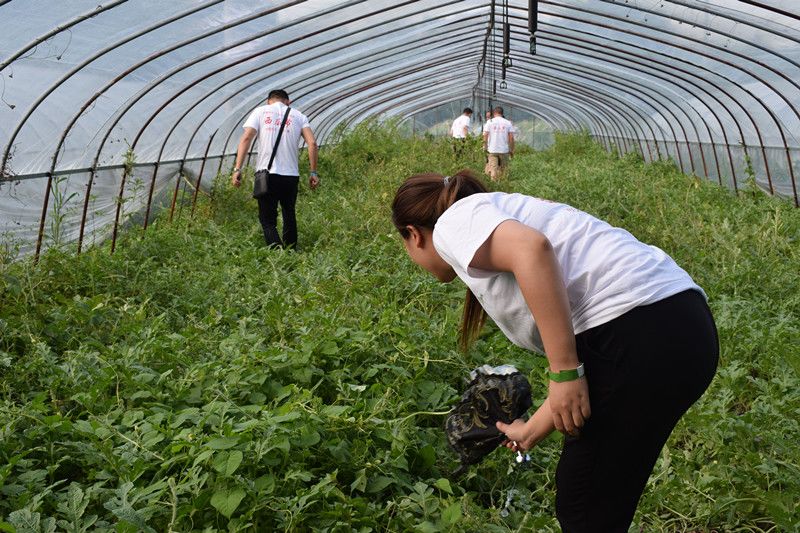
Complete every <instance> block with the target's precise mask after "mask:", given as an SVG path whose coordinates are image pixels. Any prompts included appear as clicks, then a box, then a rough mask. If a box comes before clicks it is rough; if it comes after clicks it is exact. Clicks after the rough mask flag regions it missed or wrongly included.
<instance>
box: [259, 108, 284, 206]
mask: <svg viewBox="0 0 800 533" xmlns="http://www.w3.org/2000/svg"><path fill="white" fill-rule="evenodd" d="M291 110H292V108H291V107H289V106H287V107H286V114H285V115H283V122H281V127H280V128H278V136H277V137H276V138H275V146H273V147H272V154H270V156H269V163H267V170H259V171H258V172H256V175H255V179H254V180H253V198H255V199H256V200H258V199H259V198H263V197H264V196H266V195H267V192H268V191H269V171H270V169H272V162H273V161H275V154H277V153H278V145H279V144H280V142H281V136H282V135H283V128H284V127H285V126H286V120H287V119H288V118H289V111H291Z"/></svg>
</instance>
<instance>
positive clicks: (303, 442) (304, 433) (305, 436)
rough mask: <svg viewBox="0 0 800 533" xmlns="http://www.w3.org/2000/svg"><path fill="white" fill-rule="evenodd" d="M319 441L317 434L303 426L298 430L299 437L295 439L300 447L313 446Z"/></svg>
mask: <svg viewBox="0 0 800 533" xmlns="http://www.w3.org/2000/svg"><path fill="white" fill-rule="evenodd" d="M319 440H320V436H319V433H317V432H316V431H315V430H314V429H311V428H309V427H308V426H303V427H302V428H301V429H300V437H299V438H298V439H297V444H298V445H300V446H313V445H315V444H317V443H318V442H319Z"/></svg>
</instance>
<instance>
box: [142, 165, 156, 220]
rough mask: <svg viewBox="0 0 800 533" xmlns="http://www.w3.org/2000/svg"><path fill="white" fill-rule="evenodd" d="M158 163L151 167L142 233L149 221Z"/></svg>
mask: <svg viewBox="0 0 800 533" xmlns="http://www.w3.org/2000/svg"><path fill="white" fill-rule="evenodd" d="M158 163H159V161H156V162H155V166H154V167H153V177H152V178H150V190H149V192H148V193H147V208H145V211H144V222H142V231H144V230H146V229H147V223H148V221H149V220H150V206H151V205H152V203H153V191H154V190H155V188H156V176H158Z"/></svg>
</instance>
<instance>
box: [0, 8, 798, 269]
mask: <svg viewBox="0 0 800 533" xmlns="http://www.w3.org/2000/svg"><path fill="white" fill-rule="evenodd" d="M122 1H124V0H120V1H119V2H118V3H117V4H112V5H107V6H106V9H112V8H113V7H114V6H115V5H119V3H122ZM5 3H7V2H3V3H0V5H3V4H5ZM216 3H217V2H210V3H207V4H204V5H203V6H200V7H198V8H197V10H193V11H192V12H191V13H195V12H198V11H200V10H202V9H205V8H207V7H209V6H211V5H214V4H216ZM297 3H301V2H295V3H292V4H291V5H296V4H297ZM493 3H494V2H493ZM543 3H546V4H552V5H556V3H555V2H548V1H543ZM607 3H609V4H612V5H617V6H618V5H619V4H616V3H615V2H610V1H607ZM675 3H677V4H679V5H685V3H683V4H681V3H679V2H675ZM746 3H748V4H751V5H757V6H758V7H760V8H764V9H767V10H770V11H773V12H774V11H778V10H775V9H771V8H769V7H766V6H763V5H762V4H758V3H754V2H746ZM100 7H103V6H98V9H99V8H100ZM395 7H397V6H395ZM692 8H693V9H697V10H700V11H703V10H702V9H701V8H699V7H697V6H692ZM279 9H282V8H279ZM388 9H392V8H388ZM388 9H386V10H388ZM470 9H477V8H470ZM514 9H519V8H517V7H516V6H514ZM571 9H572V10H576V11H578V12H583V13H591V14H592V15H594V16H598V18H601V17H602V18H608V19H616V20H620V21H622V22H626V23H627V24H633V25H638V26H641V24H638V23H636V22H635V21H624V20H622V19H621V18H620V17H615V16H610V15H607V14H605V13H597V12H594V11H591V10H588V9H578V8H574V7H573V8H571ZM632 9H637V10H638V11H641V12H646V13H654V14H656V13H655V12H654V11H652V10H648V9H645V8H640V7H638V6H637V7H633V8H632ZM386 10H383V11H386ZM380 12H382V11H381V10H377V11H376V13H380ZM781 13H782V14H785V15H787V16H790V17H791V18H793V19H797V18H800V17H797V16H794V15H791V14H787V13H784V12H781ZM177 16H178V17H179V18H180V17H183V16H188V15H186V14H185V13H184V14H178V15H177ZM258 16H262V15H258ZM258 16H257V17H258ZM556 16H557V17H564V15H561V14H559V15H556ZM721 16H723V18H726V19H729V20H737V19H736V18H735V17H728V16H724V15H721ZM257 17H255V18H257ZM87 18H88V17H87ZM517 18H518V17H517ZM567 18H569V17H567ZM176 20H177V19H176ZM250 20H252V19H250ZM353 20H356V19H353ZM573 20H579V19H577V18H575V19H573ZM737 21H738V22H740V23H742V24H746V25H748V26H752V27H755V28H759V26H756V25H754V24H751V23H749V22H744V21H739V20H737ZM78 22H80V20H77V21H75V22H74V24H77V23H78ZM580 22H581V23H584V24H587V25H595V26H601V25H600V24H598V23H597V22H591V21H584V20H580ZM168 23H169V22H167V23H164V24H168ZM239 23H241V22H239ZM74 24H72V25H74ZM157 27H161V26H160V25H159V26H157ZM606 27H608V26H606ZM645 27H646V26H645ZM610 29H612V30H613V31H615V32H621V33H630V34H636V33H634V32H631V31H629V30H627V29H622V28H620V27H610ZM649 29H650V30H653V29H652V28H649ZM712 29H713V31H714V32H715V33H717V34H719V35H726V34H725V33H724V32H722V31H720V30H718V29H716V28H712ZM761 29H763V28H761ZM59 31H63V30H58V31H56V32H55V33H52V35H57V34H58V33H59ZM150 31H153V30H150ZM575 31H578V30H575ZM653 31H654V32H655V33H657V35H659V36H660V35H664V34H666V35H677V36H678V37H680V38H681V39H683V40H686V41H689V42H691V43H699V44H700V45H701V48H703V47H708V48H710V49H712V50H713V49H716V50H719V51H723V50H722V48H721V47H719V46H713V45H710V44H709V43H705V42H702V41H699V40H696V39H692V38H690V37H688V36H686V35H681V34H676V33H674V32H669V31H666V30H664V29H662V28H659V29H655V30H653ZM765 31H767V30H765ZM770 31H771V30H770ZM145 33H149V32H145ZM489 33H490V32H489ZM489 33H487V36H488V35H489ZM773 33H774V32H773ZM212 34H213V33H212ZM141 35H143V34H141ZM208 35H211V34H206V35H204V37H205V36H208ZM637 35H642V36H643V37H644V38H645V39H646V40H649V41H652V42H661V43H664V41H663V40H661V39H658V38H656V37H654V36H650V35H646V36H644V35H643V34H637ZM204 37H199V38H195V39H192V40H191V41H189V42H195V41H197V40H199V39H202V38H204ZM730 37H731V38H733V39H736V37H735V36H730ZM46 38H49V37H46ZM46 38H45V39H46ZM135 38H137V37H132V36H128V37H126V38H125V40H123V41H120V42H118V43H117V44H116V45H115V46H114V48H116V47H118V46H121V44H122V43H124V42H130V40H133V39H135ZM487 42H488V37H487V39H486V40H485V41H484V52H485V49H486V44H487ZM740 42H744V41H740ZM746 44H747V45H749V46H758V45H755V44H752V43H746ZM234 46H238V45H234ZM630 46H633V45H632V44H631V45H630ZM669 46H673V47H677V48H679V49H683V50H687V51H689V52H691V53H692V54H697V55H698V56H703V57H706V58H709V59H712V60H714V61H716V62H718V63H722V64H726V65H728V66H729V67H731V68H732V69H734V70H735V71H740V72H743V73H745V74H747V75H748V76H749V77H750V78H752V79H755V80H757V81H758V82H759V83H761V84H762V85H763V86H764V87H767V88H769V90H770V91H772V93H774V94H775V95H777V96H778V97H779V98H780V99H782V100H783V101H784V102H786V103H787V105H788V106H789V108H790V109H792V111H793V112H794V114H795V115H796V116H797V118H798V120H800V113H798V111H797V109H796V107H795V106H794V104H793V103H792V102H790V101H789V100H787V99H786V98H785V96H784V95H783V93H781V92H780V91H777V90H776V89H775V88H774V86H773V85H772V84H770V83H767V82H766V81H765V80H763V79H762V77H761V76H759V75H758V74H756V73H751V72H749V71H748V70H747V67H748V65H749V64H750V63H752V64H756V65H758V66H759V67H761V68H764V69H768V70H771V71H773V72H775V73H776V74H778V75H779V76H781V77H782V78H783V79H785V80H787V81H788V82H789V83H790V84H791V85H793V86H795V87H800V86H798V85H797V83H795V82H794V81H793V80H791V79H790V78H788V77H787V76H785V75H784V74H783V73H781V72H780V71H778V70H776V69H775V68H773V67H772V66H771V65H769V64H766V63H763V62H761V61H757V60H753V59H751V58H748V57H746V56H744V55H743V54H740V53H738V52H735V51H732V50H728V49H726V50H724V52H725V53H726V54H731V55H732V56H737V57H740V58H742V59H744V61H745V64H744V65H742V64H740V63H739V62H738V61H727V60H726V59H727V58H726V59H721V58H716V57H712V56H709V55H707V54H706V53H705V51H703V52H699V51H697V50H695V49H690V48H686V47H682V46H676V45H675V44H673V43H669ZM111 49H113V48H111ZM762 49H763V47H762ZM561 50H564V49H563V48H561ZM107 51H109V50H106V52H107ZM106 52H103V53H106ZM162 52H163V51H162ZM769 52H770V53H771V54H773V56H776V57H780V54H775V52H773V51H769ZM164 53H169V52H164ZM651 53H653V54H655V53H656V52H651ZM97 57H99V56H97ZM521 57H522V56H521ZM95 59H96V57H95ZM523 59H526V58H524V57H523ZM593 59H594V60H597V58H593ZM93 60H94V59H92V60H91V61H93ZM12 61H13V59H12ZM91 61H90V62H91ZM442 63H447V61H446V60H444V61H442V62H440V64H442ZM687 63H689V64H692V66H693V68H698V69H700V70H701V71H708V72H713V71H711V70H710V69H706V68H704V67H700V66H698V65H695V64H693V62H691V61H687ZM793 64H796V63H793ZM486 66H487V62H486V58H485V57H484V58H483V59H482V64H479V69H480V68H481V67H482V68H483V69H484V71H485V68H486ZM628 68H632V69H633V70H639V69H636V68H634V67H628ZM672 68H673V71H676V70H678V69H677V68H676V67H672ZM421 70H424V69H421ZM654 70H657V69H654ZM639 71H640V72H643V71H642V70H639ZM682 72H685V71H682ZM715 74H716V73H715ZM212 75H213V74H212ZM648 75H649V76H654V77H657V76H655V75H654V74H652V73H649V72H648ZM687 75H692V76H696V75H695V74H689V73H688V72H687ZM717 75H718V76H719V77H720V78H722V79H724V80H726V81H732V80H730V78H728V77H727V76H725V75H723V74H717ZM69 76H72V74H70V75H69ZM675 77H676V78H678V79H681V78H680V76H675ZM698 77H699V76H698ZM64 79H66V78H63V79H62V81H63V80H64ZM662 79H663V78H662ZM161 81H163V80H161ZM161 81H159V82H158V83H156V85H153V86H151V88H152V87H154V86H157V85H158V84H160V83H161ZM704 81H705V80H704ZM480 82H481V78H480V77H479V80H478V83H477V84H476V87H478V86H479V85H480ZM706 83H709V84H710V85H714V86H715V87H716V85H715V84H713V83H711V82H707V81H706ZM376 85H379V84H376ZM601 85H602V84H601ZM675 85H677V84H675ZM695 87H697V88H700V86H699V85H695ZM736 87H737V90H739V91H742V92H744V93H746V94H747V95H749V96H750V97H751V98H752V99H753V100H754V101H755V102H756V103H757V104H758V105H760V106H761V107H762V108H763V109H764V110H765V111H766V112H767V114H768V115H770V117H771V118H772V120H773V121H774V123H775V125H776V126H777V132H778V133H779V134H780V136H781V138H782V141H783V145H784V146H783V148H784V150H785V153H786V156H787V161H788V163H789V165H788V170H789V173H790V175H791V179H792V186H793V189H794V196H795V204H796V205H797V203H798V198H797V191H796V183H795V176H794V170H793V164H792V159H791V155H790V152H789V150H790V149H789V145H788V142H787V139H786V135H785V133H786V129H785V128H784V127H783V124H782V122H781V120H779V119H778V117H777V116H776V114H775V112H774V111H773V110H772V109H771V108H770V107H769V106H768V105H767V104H766V102H765V101H764V100H762V98H761V97H760V96H759V95H756V94H754V93H753V92H752V91H750V90H749V89H748V88H747V87H745V86H741V85H737V86H736ZM54 90H55V88H52V87H51V92H52V91H54ZM362 90H363V88H362ZM392 90H393V87H388V88H387V89H386V91H387V92H388V91H392ZM474 90H477V89H474ZM651 90H652V91H653V92H656V93H657V92H659V91H657V90H655V89H651ZM701 90H702V89H701ZM51 92H50V93H48V94H47V95H45V96H44V98H43V99H41V100H40V101H39V102H38V103H36V104H35V105H34V107H33V108H31V109H29V114H28V115H27V116H26V117H25V118H24V119H23V120H22V122H20V123H19V125H18V128H17V130H16V132H15V134H14V138H16V135H17V134H18V132H19V131H20V129H21V128H22V126H23V124H24V123H26V122H27V120H28V118H29V117H30V115H31V114H32V113H33V111H34V110H35V108H37V107H38V106H39V104H40V103H41V102H42V101H43V100H44V99H46V98H47V96H49V94H51ZM704 92H707V91H705V90H704ZM722 92H723V93H724V94H725V95H726V96H727V97H728V98H731V99H732V101H734V102H736V103H737V104H738V105H740V106H741V104H740V103H739V102H738V101H737V100H736V99H734V98H732V97H731V96H730V94H729V93H727V92H725V91H724V90H722ZM379 94H381V93H379ZM177 96H178V95H176V97H177ZM207 96H208V95H206V97H207ZM204 98H205V97H204ZM640 100H642V101H643V102H647V100H645V99H644V98H640ZM715 100H716V101H717V103H720V104H721V102H720V101H719V100H718V99H716V98H715ZM368 102H371V100H368ZM670 102H671V103H672V104H675V102H674V101H672V100H670ZM700 102H702V103H703V104H704V105H705V106H706V107H707V108H708V110H709V111H711V113H712V114H713V115H714V116H715V118H717V121H718V122H720V124H721V121H720V120H719V117H718V116H717V115H716V112H715V111H714V108H712V107H711V106H709V105H708V103H707V102H708V100H706V99H701V100H700ZM647 105H648V106H650V107H654V108H655V106H653V105H652V104H650V103H647ZM659 105H663V104H661V103H660V102H659ZM721 105H722V104H721ZM362 107H363V106H362ZM664 107H665V108H666V109H667V111H668V113H667V114H668V115H671V116H672V117H673V118H674V119H675V121H677V122H678V125H679V126H680V128H681V130H682V132H683V135H684V139H685V140H686V141H687V142H688V136H687V135H686V130H685V129H684V126H683V123H682V121H681V120H680V119H678V118H677V115H676V114H675V112H673V111H672V110H670V108H669V107H668V106H664ZM675 107H676V108H678V109H680V110H681V111H680V112H681V113H682V114H683V115H685V116H686V117H687V118H688V119H689V122H690V124H691V125H692V127H694V128H695V134H696V137H697V139H698V142H700V135H699V133H698V131H697V128H696V126H695V121H693V120H692V119H691V117H689V114H688V112H687V110H686V107H685V106H681V105H676V106H675ZM723 107H724V108H725V110H726V111H727V112H728V113H729V114H730V116H731V118H732V122H733V124H735V125H736V126H737V128H739V132H740V135H741V137H742V141H744V135H743V132H742V130H741V126H740V122H739V120H738V119H737V118H736V117H737V114H734V113H733V112H731V111H730V110H729V109H728V108H727V107H725V106H724V105H723ZM741 107H742V108H743V111H744V113H745V115H747V117H748V118H749V119H750V120H751V122H752V123H753V128H754V131H755V133H756V134H757V135H758V139H759V144H760V147H761V152H762V155H763V161H764V166H765V168H766V170H767V177H768V180H769V182H770V189H772V182H771V176H770V170H769V160H768V158H767V155H766V150H765V148H766V146H765V144H764V139H763V137H762V135H761V131H760V128H759V126H758V124H757V123H756V121H755V120H753V118H752V116H751V115H750V113H749V112H748V110H747V108H746V107H744V106H741ZM86 108H87V106H84V108H83V109H82V110H81V112H80V113H79V114H78V115H77V117H76V120H77V118H80V116H81V115H82V114H83V112H84V111H85V109H86ZM163 108H164V107H162V108H160V109H159V111H158V112H156V114H155V115H157V114H158V113H159V112H160V111H161V110H162V109H163ZM689 108H690V109H693V110H695V112H696V109H694V108H692V107H691V106H689ZM129 109H130V108H129ZM190 111H191V109H190ZM676 112H677V111H676ZM187 114H188V112H187V113H185V114H184V115H183V116H182V117H181V119H180V120H182V119H183V118H184V117H185V116H187ZM659 114H661V113H659ZM123 115H124V113H123ZM123 115H120V117H118V120H117V122H115V124H116V123H118V121H119V120H120V119H121V117H122V116H123ZM155 115H154V116H155ZM698 115H700V114H699V113H698ZM209 116H210V115H209ZM700 116H701V119H702V115H700ZM180 120H179V121H180ZM671 122H672V121H671V120H667V121H666V124H667V125H668V126H669V128H670V129H671V130H672V133H673V138H675V143H676V152H677V155H678V159H679V160H680V159H681V151H680V148H679V142H678V141H677V136H676V134H675V131H674V129H672V124H671ZM74 123H75V122H73V123H72V124H70V126H69V127H68V128H67V129H66V130H65V131H64V136H63V137H62V140H61V141H60V142H59V146H58V148H57V149H56V150H55V152H54V154H53V163H52V165H51V171H50V173H49V178H48V187H47V193H46V196H45V207H44V209H43V216H42V219H41V223H42V225H43V224H44V220H45V217H46V207H47V203H46V202H47V200H48V199H49V193H50V181H51V180H52V175H53V172H54V171H55V166H56V164H57V159H58V157H59V153H60V151H61V148H62V146H63V141H64V139H65V138H66V135H67V134H68V132H69V131H70V130H71V128H72V126H73V125H74ZM149 123H150V122H148V123H146V124H145V125H144V126H143V127H142V129H140V134H141V133H142V132H143V131H144V130H145V129H146V128H147V126H148V125H149ZM703 123H704V124H705V126H706V129H707V130H708V131H709V137H710V138H712V139H713V136H711V134H710V128H709V127H708V124H707V123H706V122H705V120H704V119H703ZM177 124H178V123H177V122H176V123H175V125H174V126H173V130H174V127H176V126H177ZM234 128H235V125H234ZM634 129H635V128H634ZM112 130H113V126H112V128H111V129H109V132H108V133H109V134H110V132H111V131H112ZM173 130H170V131H171V132H172V131H173ZM197 131H199V128H198V129H197V130H195V133H196V132H197ZM232 131H233V130H232ZM720 131H721V132H722V134H723V136H726V134H725V131H726V129H725V128H724V127H722V126H720ZM215 133H216V132H215ZM107 136H108V134H107ZM107 136H106V138H107ZM193 137H194V135H193ZM643 138H644V139H645V140H646V136H643ZM137 140H138V138H137ZM641 141H642V139H639V142H641ZM654 141H656V147H657V148H658V143H657V140H656V138H655V136H654ZM104 142H105V140H104ZM12 146H13V139H12V140H11V141H10V142H9V146H8V147H7V150H6V152H5V154H4V160H3V161H4V166H5V163H6V160H7V156H8V152H9V150H10V148H11V147H12ZM190 146H191V141H190V143H189V144H187V147H186V151H185V153H184V159H183V160H182V161H185V160H186V156H187V155H188V151H189V149H190ZM226 146H227V143H226ZM726 146H728V151H729V158H730V159H731V167H732V172H733V180H734V188H736V175H735V170H733V164H732V156H731V155H730V143H728V142H727V139H726ZM209 147H210V145H209ZM648 148H649V146H648ZM101 151H102V146H101V148H100V150H98V157H99V154H100V153H101ZM744 151H745V154H747V147H746V146H745V147H744ZM207 153H208V148H207V150H206V155H207ZM688 153H689V158H690V161H691V164H692V168H693V170H694V162H693V160H692V151H691V150H689V152H688ZM700 153H701V156H702V157H703V159H704V156H703V151H702V150H701V151H700ZM714 154H715V157H716V151H714ZM224 155H225V154H224V153H223V154H222V157H224ZM160 162H161V161H160V156H159V160H157V161H156V162H155V164H156V165H158V164H159V163H160ZM96 163H97V161H95V164H94V165H93V170H92V174H91V176H90V180H91V179H92V178H93V177H94V169H95V168H96V166H97V165H96ZM704 166H705V161H704ZM718 170H719V165H718ZM706 173H707V172H706ZM718 174H719V175H720V176H721V172H718ZM123 190H124V176H123V183H122V185H121V188H120V194H122V191H123ZM773 192H774V191H773ZM88 196H89V195H88V190H87V198H88ZM115 229H116V227H115ZM40 241H41V227H40V237H39V242H38V243H37V256H38V253H39V244H40V243H41V242H40Z"/></svg>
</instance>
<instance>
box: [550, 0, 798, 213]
mask: <svg viewBox="0 0 800 533" xmlns="http://www.w3.org/2000/svg"><path fill="white" fill-rule="evenodd" d="M541 2H542V3H548V4H553V5H555V4H554V3H553V2H552V1H550V0H541ZM571 9H574V10H575V11H577V12H582V13H587V14H592V15H594V16H598V17H602V18H606V19H611V20H616V21H619V22H623V23H625V24H630V25H633V26H639V27H645V26H643V25H642V24H640V23H638V22H636V21H630V20H623V19H621V18H619V17H616V16H611V15H608V14H605V13H597V12H595V11H591V10H588V9H582V8H578V7H571ZM632 9H633V8H632ZM637 9H638V8H637ZM548 14H550V15H552V16H554V17H560V18H565V19H568V20H575V21H578V22H581V23H584V24H589V25H594V26H598V27H604V28H607V29H610V30H612V31H615V32H620V33H628V34H630V35H637V36H639V37H642V38H644V39H645V40H648V41H652V42H658V43H661V44H663V45H665V46H667V47H670V46H671V47H674V48H677V49H679V50H684V51H687V52H690V53H693V54H697V55H700V56H703V57H706V58H708V59H711V60H713V61H717V62H719V63H722V64H724V65H727V66H729V67H732V68H734V69H735V70H738V71H741V72H743V73H745V74H746V75H749V76H750V77H752V78H754V79H756V80H758V81H759V82H761V83H762V84H763V85H764V86H766V87H769V88H770V90H772V92H773V93H775V94H778V95H780V92H779V91H776V90H775V88H774V87H773V86H772V85H771V84H770V83H767V82H765V81H764V80H763V79H761V78H760V77H759V76H757V75H755V74H752V73H750V72H748V71H746V70H745V69H744V68H743V67H742V66H740V65H737V64H734V63H731V62H730V61H726V60H723V59H720V58H719V57H715V56H711V55H709V54H707V53H705V52H701V51H698V50H695V49H690V48H688V47H686V46H681V45H678V44H676V43H674V42H669V41H666V40H664V39H661V38H660V37H655V36H652V35H645V34H639V33H636V32H633V31H631V30H626V29H622V28H621V27H612V26H610V25H607V24H600V23H598V22H587V21H584V20H581V19H578V18H576V17H571V16H566V15H563V14H553V13H548ZM651 31H652V29H651ZM654 31H655V32H656V33H658V34H659V35H661V34H666V35H672V36H674V37H678V38H680V39H684V40H686V41H689V42H692V43H695V44H697V45H699V46H701V47H706V48H710V49H715V50H717V51H719V52H722V53H729V54H731V55H735V56H737V57H740V58H742V59H744V60H745V61H750V62H753V60H752V59H751V58H749V57H747V56H744V55H743V54H739V53H738V52H734V51H732V50H730V49H725V48H720V47H719V46H715V45H712V44H709V43H705V42H702V41H699V40H697V39H693V38H690V37H687V36H685V35H682V34H677V33H675V32H670V31H666V30H660V29H659V30H654ZM715 31H716V30H715ZM734 39H735V37H734ZM737 40H738V39H737ZM692 66H693V67H695V68H698V69H700V70H708V69H705V68H704V67H701V66H698V65H695V64H693V65H692ZM759 66H762V67H764V66H765V65H759ZM766 68H770V67H766ZM708 71H709V72H712V73H714V74H716V75H718V76H720V77H721V78H724V79H726V80H727V81H729V82H731V83H732V84H733V86H735V87H738V88H739V89H740V90H742V91H744V92H746V93H747V94H748V95H750V97H751V98H753V100H754V101H755V102H757V103H758V104H760V105H761V107H763V108H764V110H765V111H766V112H767V114H769V115H770V117H771V118H772V120H773V121H774V122H775V124H776V126H777V130H778V132H779V133H780V135H781V138H782V140H783V144H784V146H783V147H784V150H785V153H786V157H787V161H788V168H789V174H790V177H791V181H792V188H793V193H794V199H795V206H796V207H800V202H799V201H798V196H797V188H796V180H795V176H794V169H793V168H792V161H791V156H790V153H789V145H788V143H787V142H786V136H785V134H784V131H783V128H782V127H781V124H780V121H779V120H778V119H777V117H776V116H775V114H774V112H773V111H772V110H771V109H770V108H769V106H767V105H766V104H765V103H764V102H763V101H762V100H761V99H760V98H759V97H758V96H756V95H755V94H753V93H752V92H751V91H750V90H749V89H748V88H747V87H744V86H742V85H739V84H737V83H736V82H735V81H734V80H731V79H728V78H727V77H726V76H724V75H722V74H720V73H717V72H713V71H710V70H708ZM781 98H782V96H781ZM798 118H800V116H799V117H798ZM754 128H755V131H756V134H757V136H758V138H759V143H760V146H761V150H762V156H763V158H764V164H765V168H766V169H767V172H768V173H769V167H768V165H769V164H768V162H767V161H768V160H767V156H766V150H765V146H764V141H763V138H762V137H761V132H760V129H759V128H758V127H757V126H755V125H754ZM742 143H743V144H744V137H742ZM744 146H745V147H744V151H745V154H746V153H747V148H746V145H744ZM769 179H770V183H771V177H770V178H769ZM734 190H738V188H737V185H736V180H735V179H734Z"/></svg>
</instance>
